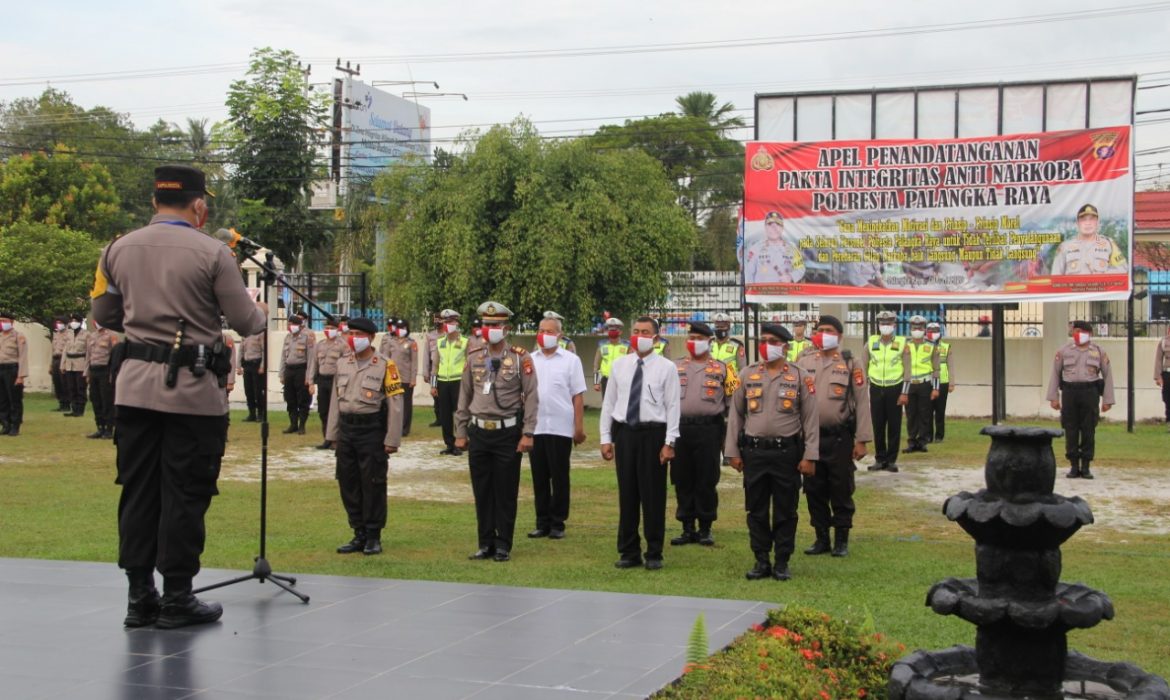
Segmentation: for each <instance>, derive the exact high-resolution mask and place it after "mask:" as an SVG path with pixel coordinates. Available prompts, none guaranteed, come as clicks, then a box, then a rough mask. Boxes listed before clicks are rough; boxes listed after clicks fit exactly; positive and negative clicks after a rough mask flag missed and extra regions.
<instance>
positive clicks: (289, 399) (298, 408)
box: [284, 365, 313, 425]
mask: <svg viewBox="0 0 1170 700" xmlns="http://www.w3.org/2000/svg"><path fill="white" fill-rule="evenodd" d="M312 400H313V397H312V396H311V395H310V394H309V387H307V386H305V365H287V366H286V367H285V368H284V403H285V406H287V407H288V419H289V421H290V422H291V423H292V424H293V425H296V424H297V420H302V421H308V420H309V404H310V403H311V402H312Z"/></svg>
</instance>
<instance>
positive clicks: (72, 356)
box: [65, 352, 85, 360]
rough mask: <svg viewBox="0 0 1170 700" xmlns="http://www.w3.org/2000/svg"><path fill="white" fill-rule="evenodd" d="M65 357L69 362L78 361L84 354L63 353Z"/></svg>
mask: <svg viewBox="0 0 1170 700" xmlns="http://www.w3.org/2000/svg"><path fill="white" fill-rule="evenodd" d="M65 357H68V358H69V359H71V360H77V359H80V358H82V357H85V353H84V352H67V353H65Z"/></svg>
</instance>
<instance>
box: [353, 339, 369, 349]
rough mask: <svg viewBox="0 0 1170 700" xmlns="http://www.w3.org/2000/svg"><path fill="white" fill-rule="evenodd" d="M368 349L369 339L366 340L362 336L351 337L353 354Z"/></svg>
mask: <svg viewBox="0 0 1170 700" xmlns="http://www.w3.org/2000/svg"><path fill="white" fill-rule="evenodd" d="M368 347H370V339H369V338H367V337H366V336H364V335H355V336H353V351H354V352H363V351H365V349H366V348H368Z"/></svg>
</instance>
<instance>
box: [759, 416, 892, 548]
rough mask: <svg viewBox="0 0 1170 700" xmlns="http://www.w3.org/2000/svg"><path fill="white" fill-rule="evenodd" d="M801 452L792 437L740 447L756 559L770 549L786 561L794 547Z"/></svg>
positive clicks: (800, 447)
mask: <svg viewBox="0 0 1170 700" xmlns="http://www.w3.org/2000/svg"><path fill="white" fill-rule="evenodd" d="M896 445H897V443H895V446H896ZM803 454H804V446H803V445H801V444H800V440H799V439H797V438H795V437H793V438H787V439H785V441H784V444H783V445H782V446H781V447H779V448H759V447H744V448H743V491H744V508H745V510H747V524H748V538H749V540H750V542H751V548H752V553H753V554H754V555H755V556H756V560H757V561H766V560H768V557H769V554H770V553H771V552H772V551H773V550H775V552H776V561H778V562H779V561H788V558H789V557H790V556H791V555H792V550H794V549H795V548H796V524H797V522H798V520H799V518H800V515H799V513H798V512H797V509H798V507H799V506H800V472H799V471H797V469H796V465H798V464H799V463H800V459H801V457H802V456H803ZM769 511H770V514H769Z"/></svg>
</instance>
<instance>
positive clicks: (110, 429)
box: [102, 425, 114, 440]
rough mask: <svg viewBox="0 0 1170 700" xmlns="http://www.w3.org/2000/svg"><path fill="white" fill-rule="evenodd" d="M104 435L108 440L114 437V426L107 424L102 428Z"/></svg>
mask: <svg viewBox="0 0 1170 700" xmlns="http://www.w3.org/2000/svg"><path fill="white" fill-rule="evenodd" d="M102 437H103V438H104V439H106V440H111V439H113V437H114V426H112V425H107V426H105V427H103V428H102Z"/></svg>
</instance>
